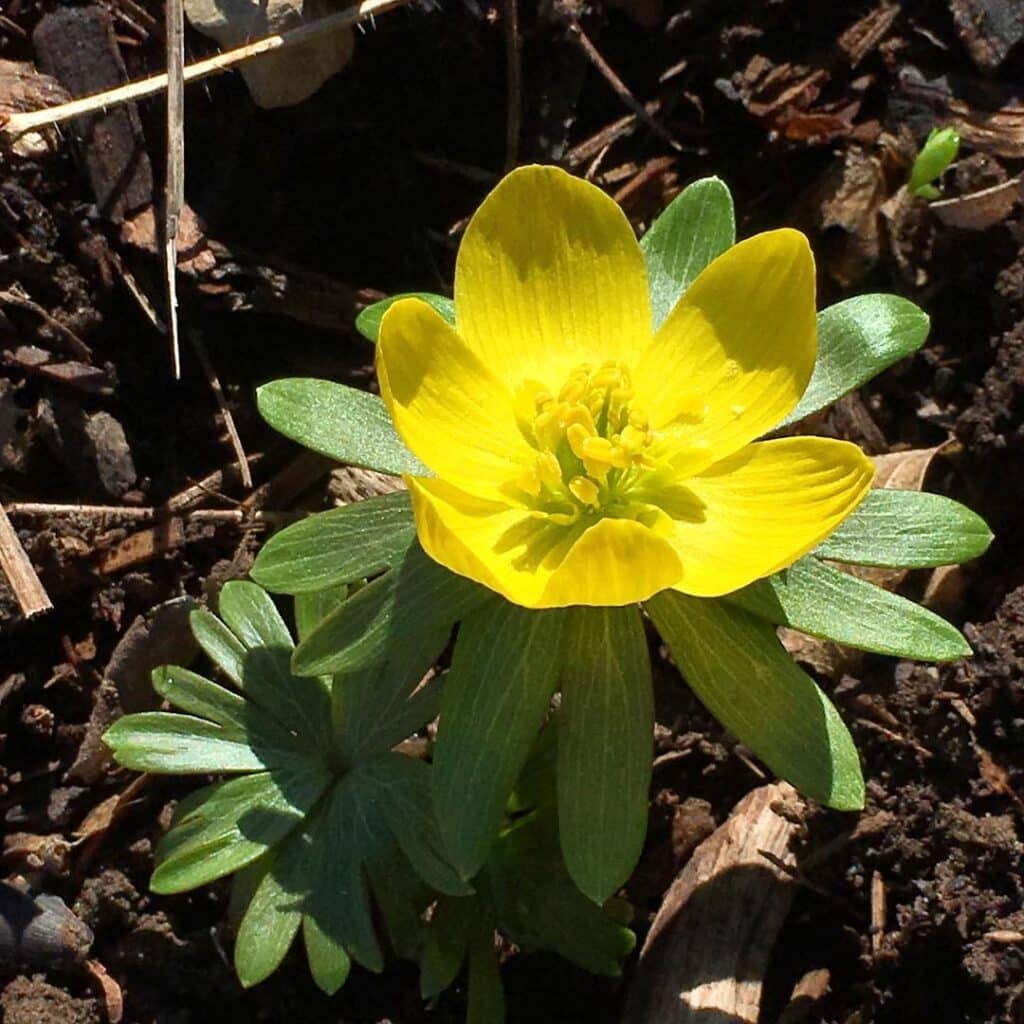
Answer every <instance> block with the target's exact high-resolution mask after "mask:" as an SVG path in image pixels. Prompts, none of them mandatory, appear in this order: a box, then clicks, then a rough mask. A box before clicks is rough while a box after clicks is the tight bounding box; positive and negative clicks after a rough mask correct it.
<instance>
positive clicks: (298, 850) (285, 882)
mask: <svg viewBox="0 0 1024 1024" xmlns="http://www.w3.org/2000/svg"><path fill="white" fill-rule="evenodd" d="M304 838H305V837H303V836H302V835H301V834H296V835H293V836H291V837H290V838H289V839H288V840H287V841H286V842H285V843H284V844H283V845H282V848H281V850H280V852H276V851H275V852H274V853H272V854H271V855H270V856H269V858H268V863H267V870H266V871H265V872H264V875H263V877H262V878H261V879H260V882H259V885H258V886H257V887H256V891H255V892H254V893H253V896H252V899H251V900H250V901H249V906H248V907H247V908H246V911H245V916H244V917H243V918H242V922H241V924H240V925H239V928H238V936H237V938H236V939H235V972H236V973H237V975H238V980H239V981H240V982H241V983H242V987H243V988H252V986H253V985H258V984H259V983H260V982H261V981H265V980H266V979H267V978H269V977H270V975H271V974H273V973H274V971H276V970H277V969H278V967H280V966H281V961H282V960H284V958H285V955H286V954H287V952H288V950H289V949H290V948H291V945H292V942H293V941H294V939H295V935H296V933H297V932H298V930H299V925H300V924H301V923H302V902H303V898H302V874H301V862H302V857H303V840H304ZM297 869H298V870H297Z"/></svg>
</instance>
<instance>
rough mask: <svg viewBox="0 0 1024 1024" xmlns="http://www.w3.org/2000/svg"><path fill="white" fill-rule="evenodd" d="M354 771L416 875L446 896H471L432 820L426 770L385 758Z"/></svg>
mask: <svg viewBox="0 0 1024 1024" xmlns="http://www.w3.org/2000/svg"><path fill="white" fill-rule="evenodd" d="M356 771H358V773H359V779H360V784H361V785H362V786H364V787H367V791H368V792H369V793H372V794H373V797H372V799H373V800H374V803H375V805H376V807H377V813H379V814H382V815H383V816H384V820H385V821H386V822H387V823H388V827H389V828H390V829H391V831H392V833H393V834H394V837H395V839H396V840H398V845H399V846H400V847H401V849H402V852H403V853H404V854H405V856H406V857H408V858H409V862H410V864H412V866H413V867H414V868H415V869H416V872H417V874H418V875H419V876H420V877H421V878H422V879H423V880H424V881H425V882H427V883H428V884H429V885H431V886H432V887H433V888H435V889H436V890H437V891H438V892H442V893H446V894H447V895H449V896H464V895H466V894H467V893H471V892H472V891H473V890H472V888H471V887H470V886H468V885H467V884H466V883H465V882H464V881H463V880H462V879H461V878H460V877H459V875H458V873H457V872H456V871H455V869H454V868H453V867H452V866H451V865H450V864H449V863H448V859H447V852H446V850H445V848H444V843H443V841H442V840H441V833H440V830H439V829H438V825H437V818H436V817H435V816H434V805H433V800H432V794H431V788H430V772H431V769H430V768H429V767H428V766H427V765H426V764H424V762H422V761H418V760H416V759H415V758H412V757H407V756H405V755H404V754H391V753H389V754H385V755H383V756H382V757H379V758H375V759H374V760H373V761H371V762H369V763H367V764H366V765H365V766H361V767H360V768H358V769H356Z"/></svg>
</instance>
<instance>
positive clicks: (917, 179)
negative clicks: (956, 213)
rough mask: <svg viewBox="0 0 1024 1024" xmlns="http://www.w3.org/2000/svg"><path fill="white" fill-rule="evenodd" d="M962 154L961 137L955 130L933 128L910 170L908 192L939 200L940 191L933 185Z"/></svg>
mask: <svg viewBox="0 0 1024 1024" xmlns="http://www.w3.org/2000/svg"><path fill="white" fill-rule="evenodd" d="M959 152H960V136H959V135H958V134H957V131H956V129H955V128H953V127H951V126H947V127H945V128H933V129H932V130H931V131H930V132H929V133H928V138H927V139H925V143H924V145H923V146H922V147H921V152H920V153H918V154H917V158H916V159H915V160H914V166H913V167H911V168H910V178H909V179H908V180H907V191H909V192H910V194H911V195H913V196H921V197H923V198H925V199H938V197H939V194H940V193H939V190H938V189H937V188H935V187H934V186H933V185H932V184H931V183H932V182H933V181H934V180H935V179H936V178H938V177H939V176H940V175H941V174H942V172H943V171H945V169H946V168H947V167H948V166H949V165H950V164H951V163H952V162H953V161H954V160H955V159H956V157H957V153H959Z"/></svg>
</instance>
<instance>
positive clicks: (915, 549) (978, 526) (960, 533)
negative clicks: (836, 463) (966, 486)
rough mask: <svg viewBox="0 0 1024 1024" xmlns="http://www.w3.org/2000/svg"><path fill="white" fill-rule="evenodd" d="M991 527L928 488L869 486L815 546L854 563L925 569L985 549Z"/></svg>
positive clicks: (836, 558)
mask: <svg viewBox="0 0 1024 1024" xmlns="http://www.w3.org/2000/svg"><path fill="white" fill-rule="evenodd" d="M991 542H992V531H991V530H990V529H989V528H988V526H987V525H986V524H985V520H984V519H982V518H981V516H979V515H977V514H975V513H974V512H972V511H971V510H970V509H969V508H967V507H966V506H965V505H961V504H960V503H959V502H956V501H953V500H952V499H950V498H944V497H943V496H942V495H940V494H929V493H928V492H927V491H895V490H893V491H890V490H887V489H885V488H878V489H876V490H873V491H870V492H869V493H868V496H867V497H866V498H865V499H864V501H863V502H862V503H861V504H860V505H859V506H858V508H857V509H856V511H855V512H854V513H853V515H851V516H850V517H849V518H848V519H846V520H844V521H843V522H842V523H841V524H840V526H839V528H838V529H837V530H836V531H835V532H834V533H832V534H831V535H830V536H829V537H827V538H826V539H825V540H823V541H822V542H821V543H820V544H819V545H818V546H817V548H815V550H814V554H816V555H817V556H818V557H819V558H829V559H831V560H832V561H834V562H849V563H850V564H852V565H880V566H889V567H892V568H897V569H925V568H931V567H932V566H936V565H956V564H957V563H959V562H966V561H969V560H970V559H972V558H977V557H978V556H979V555H981V554H983V553H984V551H985V549H986V548H987V547H988V546H989V544H990V543H991Z"/></svg>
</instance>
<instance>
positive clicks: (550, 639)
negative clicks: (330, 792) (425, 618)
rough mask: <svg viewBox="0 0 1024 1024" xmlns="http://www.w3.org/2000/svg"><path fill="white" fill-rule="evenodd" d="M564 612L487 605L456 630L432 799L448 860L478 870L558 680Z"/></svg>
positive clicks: (464, 872) (469, 874)
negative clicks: (442, 832) (457, 634)
mask: <svg viewBox="0 0 1024 1024" xmlns="http://www.w3.org/2000/svg"><path fill="white" fill-rule="evenodd" d="M563 621H564V614H563V613H562V612H560V611H544V612H535V611H528V610H527V609H525V608H517V607H515V606H513V605H509V604H507V603H504V602H497V601H495V602H491V603H489V604H488V605H487V606H486V607H484V608H482V609H480V610H479V611H477V612H475V613H472V614H470V615H467V616H466V618H465V620H464V621H463V623H462V627H461V629H460V630H459V637H458V641H457V642H456V644H455V653H454V654H453V655H452V667H451V669H450V670H449V672H448V677H447V679H446V680H445V688H444V694H443V696H442V698H441V725H440V728H439V730H438V736H437V745H436V747H435V750H434V803H435V806H436V807H437V814H438V819H439V821H440V822H441V827H442V829H443V831H444V836H445V841H446V842H447V845H448V849H449V851H450V854H451V858H452V862H453V863H454V864H455V865H456V866H457V867H458V869H459V870H460V872H461V873H462V876H463V877H464V878H470V877H472V876H473V875H474V874H476V872H477V871H478V870H479V869H480V867H481V866H482V865H483V863H484V861H485V860H486V859H487V854H488V852H489V850H490V848H491V845H492V843H493V842H494V838H495V836H496V835H497V834H498V830H499V828H500V825H501V818H502V813H503V810H504V807H505V803H506V801H507V800H508V797H509V794H510V793H511V792H512V787H513V786H514V785H515V781H516V779H517V778H518V776H519V772H520V770H521V769H522V767H523V764H524V763H525V761H526V758H527V756H528V755H529V752H530V747H531V746H532V744H533V741H534V739H535V737H536V735H537V733H538V731H539V730H540V727H541V725H542V723H543V721H544V716H545V714H546V713H547V710H548V705H549V703H550V701H551V696H552V694H553V693H554V692H555V687H556V685H557V684H558V672H559V669H560V667H561V659H560V655H559V650H560V640H561V635H562V628H563Z"/></svg>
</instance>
